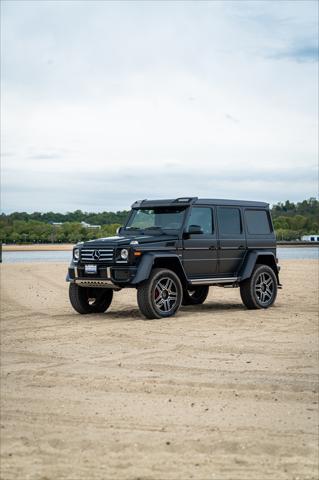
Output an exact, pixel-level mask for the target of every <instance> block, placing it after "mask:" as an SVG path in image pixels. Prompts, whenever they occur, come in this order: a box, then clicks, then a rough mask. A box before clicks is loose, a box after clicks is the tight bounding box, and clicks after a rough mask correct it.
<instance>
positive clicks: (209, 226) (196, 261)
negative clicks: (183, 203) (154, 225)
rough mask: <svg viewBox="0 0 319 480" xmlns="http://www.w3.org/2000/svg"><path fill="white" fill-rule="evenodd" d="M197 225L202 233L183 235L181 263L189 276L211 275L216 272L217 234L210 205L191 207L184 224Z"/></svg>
mask: <svg viewBox="0 0 319 480" xmlns="http://www.w3.org/2000/svg"><path fill="white" fill-rule="evenodd" d="M190 225H198V226H199V227H201V229H202V231H203V233H200V234H193V235H187V234H186V237H185V236H184V239H183V265H184V270H185V272H186V275H187V276H188V277H189V278H196V277H197V278H198V277H202V276H206V277H211V276H214V275H216V273H217V235H216V228H215V222H214V210H213V208H211V207H200V206H198V207H192V209H191V212H190V216H189V218H188V221H187V224H186V232H187V230H188V227H189V226H190Z"/></svg>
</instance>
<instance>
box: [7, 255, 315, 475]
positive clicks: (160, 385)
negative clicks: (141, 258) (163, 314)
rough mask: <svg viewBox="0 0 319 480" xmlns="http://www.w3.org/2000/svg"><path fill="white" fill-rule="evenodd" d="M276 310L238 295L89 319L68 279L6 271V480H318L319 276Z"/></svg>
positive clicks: (44, 271)
mask: <svg viewBox="0 0 319 480" xmlns="http://www.w3.org/2000/svg"><path fill="white" fill-rule="evenodd" d="M281 265H282V274H281V281H282V283H283V290H280V291H279V294H278V299H277V303H276V305H275V306H274V307H273V308H271V309H269V310H265V311H261V310H259V311H248V310H246V309H245V308H244V307H243V305H242V304H241V301H240V296H239V291H238V289H222V288H211V290H210V295H209V298H208V300H207V301H206V302H205V304H204V305H202V306H200V307H183V308H182V309H181V311H180V313H179V314H178V315H177V316H176V317H175V318H171V319H167V320H156V321H144V320H142V319H141V316H140V314H139V311H138V309H137V305H136V291H135V290H123V291H121V292H118V293H116V294H115V295H114V301H113V304H112V306H111V308H110V310H109V311H108V312H106V313H105V314H101V315H93V316H80V315H78V314H76V313H75V312H74V311H73V310H72V308H71V306H70V304H69V300H68V285H67V284H66V283H65V274H66V268H67V265H65V264H63V263H59V264H38V263H33V264H3V265H1V277H2V282H1V284H2V298H1V304H2V315H1V320H2V327H1V328H2V330H1V332H2V333H1V338H2V349H1V364H2V370H1V455H2V458H1V478H2V479H3V480H5V479H6V480H9V479H12V480H13V479H14V480H19V479H32V480H40V479H41V480H56V479H69V480H76V479H83V480H84V479H85V480H88V479H90V480H91V479H107V480H108V479H112V480H122V479H123V480H124V479H125V480H126V479H133V480H138V479H140V480H146V479H152V480H175V479H180V480H184V479H195V480H206V479H207V480H208V479H216V480H226V479H227V480H237V479H238V480H267V479H274V480H281V479H287V480H288V479H289V480H292V479H294V480H297V479H299V480H306V479H317V478H318V436H317V434H318V429H317V425H318V313H317V312H318V300H317V293H318V268H317V264H316V262H315V261H312V260H294V261H282V262H281Z"/></svg>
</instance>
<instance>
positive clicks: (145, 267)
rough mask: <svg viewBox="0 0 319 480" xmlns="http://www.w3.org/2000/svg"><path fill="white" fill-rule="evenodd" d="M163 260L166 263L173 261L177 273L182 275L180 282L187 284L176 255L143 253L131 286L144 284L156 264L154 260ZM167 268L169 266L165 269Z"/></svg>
mask: <svg viewBox="0 0 319 480" xmlns="http://www.w3.org/2000/svg"><path fill="white" fill-rule="evenodd" d="M158 259H160V260H163V261H165V260H166V259H167V260H168V261H172V260H173V261H174V263H175V264H176V265H177V266H178V270H179V273H180V274H181V275H182V278H181V281H182V283H185V284H187V277H186V274H185V271H184V267H183V264H182V262H181V260H180V258H179V256H178V255H177V254H176V253H169V252H163V253H143V255H142V258H141V261H140V263H139V265H138V269H137V272H136V275H135V277H134V278H133V280H132V282H131V285H137V284H138V283H141V282H144V281H145V280H147V279H148V278H149V276H150V273H151V270H152V268H153V266H154V264H155V262H156V260H158ZM167 268H169V266H168V267H167Z"/></svg>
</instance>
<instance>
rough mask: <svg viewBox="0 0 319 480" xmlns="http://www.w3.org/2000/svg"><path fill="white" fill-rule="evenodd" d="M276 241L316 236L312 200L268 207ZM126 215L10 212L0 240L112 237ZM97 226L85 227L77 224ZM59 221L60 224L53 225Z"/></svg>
mask: <svg viewBox="0 0 319 480" xmlns="http://www.w3.org/2000/svg"><path fill="white" fill-rule="evenodd" d="M271 212H272V218H273V223H274V227H275V231H276V235H277V239H278V240H297V239H300V238H301V236H302V235H306V234H311V233H315V234H317V233H319V201H318V200H317V199H315V198H310V199H309V200H303V201H302V202H298V203H293V202H290V201H289V200H287V201H286V202H280V203H277V204H275V205H273V206H272V208H271ZM128 214H129V212H128V211H126V210H124V211H119V212H101V213H88V212H82V211H81V210H76V211H75V212H68V213H65V214H63V213H54V212H47V213H41V212H34V213H26V212H14V213H10V214H7V215H6V214H4V213H2V214H1V215H0V241H1V242H3V243H76V242H78V241H86V240H92V239H94V238H97V237H107V236H111V235H114V234H115V232H116V229H117V228H118V227H119V226H121V225H123V224H124V223H125V221H126V219H127V217H128ZM82 221H83V222H86V223H89V224H94V225H101V228H96V229H93V228H92V229H91V228H85V227H84V226H83V225H81V223H80V222H82ZM52 222H61V223H62V225H53V224H52Z"/></svg>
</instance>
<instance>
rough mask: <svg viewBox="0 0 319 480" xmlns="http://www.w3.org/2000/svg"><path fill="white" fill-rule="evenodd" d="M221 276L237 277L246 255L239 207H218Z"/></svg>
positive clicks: (219, 267)
mask: <svg viewBox="0 0 319 480" xmlns="http://www.w3.org/2000/svg"><path fill="white" fill-rule="evenodd" d="M217 218H218V231H219V249H218V251H219V262H218V272H219V274H220V275H226V276H236V274H237V272H238V271H239V269H240V267H241V264H242V262H243V259H244V256H245V253H246V237H245V231H244V228H243V219H242V213H241V209H240V208H239V207H217Z"/></svg>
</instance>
